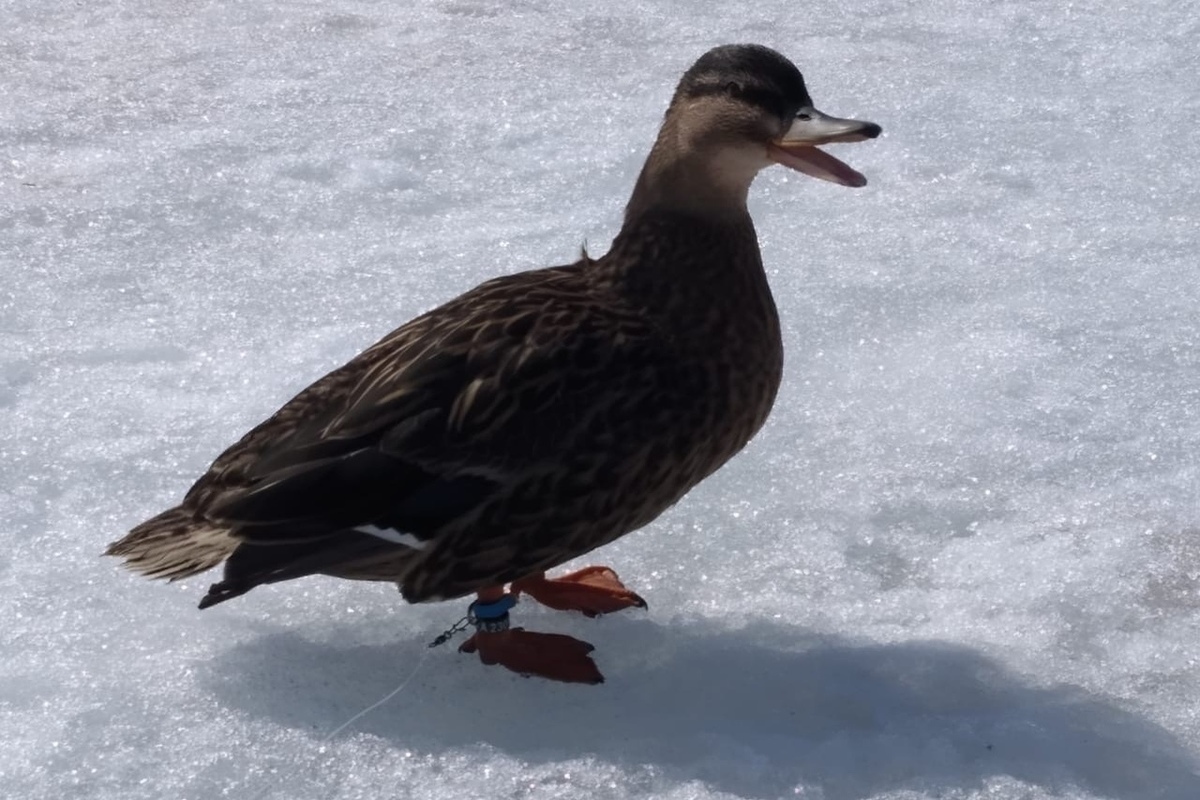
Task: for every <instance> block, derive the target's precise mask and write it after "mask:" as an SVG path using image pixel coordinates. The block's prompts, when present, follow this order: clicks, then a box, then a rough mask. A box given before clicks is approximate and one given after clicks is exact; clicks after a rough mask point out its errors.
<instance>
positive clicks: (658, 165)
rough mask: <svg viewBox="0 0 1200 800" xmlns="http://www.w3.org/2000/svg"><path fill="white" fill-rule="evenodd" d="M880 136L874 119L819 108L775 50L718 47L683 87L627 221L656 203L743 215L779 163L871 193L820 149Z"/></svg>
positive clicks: (699, 63)
mask: <svg viewBox="0 0 1200 800" xmlns="http://www.w3.org/2000/svg"><path fill="white" fill-rule="evenodd" d="M880 132H881V129H880V127H879V126H878V125H876V124H875V123H873V122H863V121H861V120H855V119H839V118H837V117H831V116H829V115H828V114H824V113H822V112H820V111H818V110H817V109H816V108H815V107H814V106H813V101H812V98H811V97H809V94H808V89H807V88H806V87H805V85H804V77H803V76H802V75H801V74H800V71H799V70H798V69H796V67H795V65H793V64H792V62H790V61H788V60H787V59H786V58H784V57H783V56H782V55H780V54H779V53H777V52H775V51H774V50H772V49H770V48H769V47H763V46H762V45H723V46H721V47H716V48H713V49H712V50H709V51H708V52H707V53H705V54H704V55H703V56H701V57H700V59H699V60H698V61H697V62H696V63H695V64H693V65H692V66H691V68H690V69H688V71H687V72H685V73H684V75H683V78H682V79H681V80H680V82H679V86H678V88H676V90H675V95H674V97H672V99H671V104H670V106H669V107H668V108H667V114H666V117H665V119H664V120H663V125H662V129H661V130H660V132H659V135H658V140H657V141H656V142H655V145H654V149H653V150H652V151H651V154H650V157H649V159H647V162H646V166H645V168H644V169H643V171H642V175H641V177H640V178H639V179H638V186H637V189H636V190H635V193H634V198H633V200H632V201H631V202H630V208H629V210H628V211H627V215H629V214H632V213H636V212H637V211H639V210H644V209H645V208H648V207H655V206H669V207H676V208H681V209H686V210H694V211H700V212H705V211H711V212H713V213H715V214H718V215H719V214H720V213H722V212H725V213H727V212H729V211H733V210H735V209H738V208H740V209H742V210H744V208H745V200H746V193H747V191H748V190H749V188H750V183H751V182H752V181H753V180H754V176H755V175H757V174H758V172H759V171H760V170H762V169H763V168H765V167H768V166H770V165H772V164H782V165H784V166H786V167H790V168H791V169H794V170H796V171H798V172H802V173H804V174H806V175H810V176H812V177H814V178H820V179H822V180H826V181H830V182H832V183H838V184H841V185H843V186H854V187H857V186H865V185H866V183H867V179H866V178H865V177H863V176H862V174H860V173H859V172H856V171H855V170H854V169H852V168H851V167H849V166H847V165H846V164H844V163H843V162H842V161H840V160H838V159H837V158H834V157H833V156H831V155H829V154H828V153H826V152H824V151H823V150H820V149H818V147H817V146H818V145H822V144H829V143H831V142H860V141H863V140H866V139H874V138H875V137H876V136H878V135H879V134H880Z"/></svg>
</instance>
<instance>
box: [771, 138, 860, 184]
mask: <svg viewBox="0 0 1200 800" xmlns="http://www.w3.org/2000/svg"><path fill="white" fill-rule="evenodd" d="M767 155H768V156H770V157H771V160H772V161H776V162H778V163H780V164H783V165H784V166H785V167H790V168H792V169H794V170H796V171H797V172H803V173H804V174H805V175H811V176H812V177H814V178H820V179H821V180H823V181H829V182H830V183H840V184H841V185H842V186H853V187H855V188H857V187H859V186H866V185H867V179H866V177H864V176H863V174H862V173H861V172H858V171H857V170H854V169H852V168H851V167H850V166H849V165H847V164H845V163H843V162H842V161H839V160H838V159H836V158H834V157H833V156H831V155H829V153H826V152H825V151H824V150H820V149H818V148H816V147H811V146H808V145H790V146H785V145H781V144H777V143H772V144H769V145H767Z"/></svg>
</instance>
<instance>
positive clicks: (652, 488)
mask: <svg viewBox="0 0 1200 800" xmlns="http://www.w3.org/2000/svg"><path fill="white" fill-rule="evenodd" d="M751 50H752V52H751V55H754V56H755V57H756V58H759V57H763V56H761V53H759V51H760V50H761V51H765V52H766V53H768V54H771V51H766V50H765V48H758V49H751ZM713 52H714V53H716V52H718V51H713ZM711 55H712V54H710V55H709V56H706V58H709V57H710V56H711ZM771 55H772V56H774V57H775V58H778V59H782V57H779V56H777V54H771ZM768 60H770V59H768ZM703 63H704V60H703V59H702V60H701V62H698V63H697V66H696V67H693V69H692V70H689V73H688V75H685V78H684V82H683V83H681V85H680V89H679V90H678V91H677V92H676V96H675V99H674V100H673V101H672V105H671V107H670V109H669V110H668V113H667V118H666V121H665V122H664V126H663V131H662V133H660V136H659V139H658V142H657V143H656V144H655V148H654V150H653V151H652V153H651V156H650V158H649V159H648V161H647V164H646V167H645V168H644V170H643V173H642V176H641V178H640V179H639V182H638V188H637V190H636V191H635V194H634V197H633V199H632V200H631V202H630V205H629V209H628V211H627V214H626V220H625V224H624V226H623V227H622V229H621V231H620V233H619V234H618V236H617V238H616V240H615V241H614V243H613V246H612V249H611V250H610V252H609V253H608V254H606V255H605V256H603V257H602V258H599V259H589V258H587V257H586V256H585V257H584V258H583V259H581V260H580V261H579V262H577V263H575V264H571V265H569V266H562V267H554V268H550V269H543V270H536V271H532V272H525V273H521V274H517V275H511V276H506V277H502V278H497V279H494V280H491V281H488V282H487V283H484V284H482V285H481V286H479V287H477V288H475V289H473V290H471V291H469V292H467V293H466V294H464V295H462V296H460V297H458V298H456V299H454V300H451V301H450V302H448V303H446V304H445V305H443V306H441V307H439V308H436V309H434V310H433V311H430V312H428V313H427V314H424V315H423V316H421V317H418V318H417V319H415V320H413V321H411V322H409V323H408V324H406V325H404V326H403V327H401V328H399V329H397V330H396V331H394V332H393V333H391V334H389V335H388V336H387V337H385V338H384V339H382V340H381V341H380V342H378V343H376V344H375V345H373V346H372V347H370V348H369V349H367V350H366V351H365V352H363V353H362V354H361V355H359V356H358V357H357V358H355V359H353V360H352V361H350V362H349V363H348V364H346V365H345V366H343V367H341V368H340V369H337V370H335V371H334V372H332V373H330V374H329V375H327V376H325V377H324V378H322V379H321V380H319V381H317V382H316V383H314V384H313V385H312V386H310V387H309V388H307V389H305V390H304V391H303V392H301V393H300V394H299V395H297V396H296V397H295V398H293V399H292V400H291V401H290V402H288V403H287V404H286V405H284V406H283V408H281V409H280V410H279V411H278V412H277V413H276V414H275V415H274V416H272V417H271V418H269V419H268V420H266V421H265V422H263V423H262V424H260V425H259V426H258V427H256V428H254V429H253V430H252V431H250V432H249V433H247V434H246V435H245V436H244V437H243V438H242V439H241V440H240V441H239V442H237V443H236V444H235V445H233V446H232V447H230V448H229V449H228V450H227V451H225V452H224V453H223V454H222V455H221V456H220V457H219V458H217V460H216V461H215V462H214V463H213V465H212V467H211V468H210V469H209V471H208V472H207V473H206V474H205V475H204V476H203V477H201V478H200V479H199V480H198V481H197V482H196V484H195V485H194V486H193V487H192V488H191V490H190V491H189V492H188V493H187V495H186V497H185V498H184V500H183V502H182V503H181V504H180V505H179V506H178V507H176V508H172V509H170V510H168V511H166V512H164V513H163V514H160V515H159V516H157V517H154V518H153V519H151V520H149V521H147V522H145V523H143V524H141V525H139V526H138V527H136V528H134V529H133V530H132V531H131V532H130V533H129V534H128V535H127V536H126V537H125V538H123V539H121V540H120V541H118V542H116V543H114V544H113V545H112V546H111V547H110V548H109V550H108V552H109V554H112V555H119V556H123V557H124V558H125V559H126V561H127V563H128V565H129V566H130V567H131V568H132V569H134V570H137V571H139V572H142V573H144V574H146V575H150V576H153V577H162V578H170V579H176V578H182V577H185V576H188V575H192V574H195V573H197V572H200V571H203V570H206V569H209V568H211V567H214V566H217V565H218V564H220V563H222V562H224V564H225V574H224V578H223V580H222V581H220V582H219V583H217V584H214V585H213V587H212V589H211V590H210V591H209V594H208V595H207V596H206V597H205V598H204V600H203V601H202V603H201V607H204V606H207V605H212V604H214V603H217V602H221V601H223V600H226V599H229V598H232V597H235V596H237V595H239V594H242V593H244V592H246V591H248V590H249V589H251V588H253V587H254V586H256V585H259V584H263V583H271V582H276V581H280V580H286V579H290V578H294V577H299V576H302V575H308V574H314V573H323V574H329V575H336V576H340V577H344V578H355V579H364V580H385V581H394V582H396V583H398V584H399V585H400V587H401V589H402V591H403V593H404V596H405V597H406V598H407V599H408V600H410V601H413V602H420V601H426V600H432V599H439V598H447V597H457V596H460V595H465V594H468V593H470V592H473V591H476V590H478V589H480V588H482V587H487V586H495V585H498V584H504V583H506V582H509V581H512V580H515V579H517V578H521V577H523V576H526V575H529V574H531V573H537V572H540V571H542V570H546V569H548V568H551V567H554V566H556V565H558V564H561V563H563V562H564V561H567V560H569V559H571V558H574V557H576V556H578V555H581V554H583V553H586V552H588V551H589V550H592V549H593V548H596V547H599V546H601V545H603V544H606V543H608V542H610V541H612V540H613V539H615V538H617V537H619V536H621V535H623V534H625V533H628V532H630V531H632V530H635V529H637V528H639V527H641V526H643V525H645V524H646V523H648V522H650V521H651V520H653V519H654V518H655V517H657V516H658V515H659V514H660V513H662V511H663V510H665V509H666V508H667V507H669V506H670V505H672V504H673V503H675V502H676V501H677V500H679V498H681V497H682V496H683V495H684V494H685V493H686V492H687V491H688V490H689V489H691V488H692V487H693V486H694V485H695V484H696V483H698V482H699V481H701V480H702V479H703V478H705V477H706V476H707V475H709V474H711V473H712V472H713V471H714V470H716V469H717V468H718V467H720V466H721V465H722V464H724V463H725V462H726V461H727V460H728V459H729V458H730V457H732V456H733V455H734V454H735V453H737V452H738V451H739V450H741V449H742V447H743V446H744V445H745V444H746V442H748V441H749V440H750V438H751V437H752V436H753V435H754V434H755V432H756V431H757V430H758V429H759V428H760V427H761V426H762V424H763V422H764V421H765V420H766V417H767V414H768V412H769V411H770V409H771V405H772V402H773V401H774V398H775V394H776V390H777V388H778V386H779V381H780V376H781V371H782V364H783V351H782V345H781V341H780V332H779V320H778V317H777V314H776V310H775V304H774V302H773V300H772V298H771V293H770V290H769V288H768V286H767V280H766V276H765V274H764V272H763V268H762V263H761V260H760V255H759V250H758V243H757V238H756V235H755V231H754V227H753V225H752V223H751V221H750V217H749V215H748V213H747V212H746V208H745V193H746V190H747V189H748V187H749V184H750V181H751V180H752V179H753V176H754V174H755V173H756V172H757V171H758V170H759V169H760V168H762V167H763V166H765V165H766V164H767V163H769V161H767V159H766V157H765V155H762V154H761V153H760V152H759V150H756V149H752V148H751V146H750V145H751V144H752V145H753V146H754V147H758V148H761V147H762V146H763V145H762V144H761V142H764V141H769V140H776V139H778V138H779V137H780V135H781V134H783V133H784V132H785V131H786V130H787V127H788V122H789V117H790V115H794V113H795V108H796V107H799V106H803V105H806V102H805V101H806V100H807V92H806V91H805V90H804V87H803V82H802V80H801V79H800V76H799V73H798V72H795V70H794V67H791V65H790V64H788V63H787V62H786V61H783V64H784V65H786V66H780V64H779V63H775V62H772V63H770V64H769V65H768V66H769V69H768V68H766V67H764V69H768V72H769V70H770V69H774V70H776V71H777V72H778V74H768V75H767V76H766V77H765V78H763V79H762V80H761V81H759V83H760V84H761V85H763V86H766V87H767V89H762V90H761V91H760V90H757V89H756V91H759V92H760V95H761V94H762V92H765V91H768V90H776V89H778V94H780V96H781V97H782V98H783V100H781V101H780V102H786V103H787V104H790V105H785V107H784V108H782V109H781V111H780V112H779V113H775V112H773V111H772V112H770V113H768V111H769V106H770V104H769V103H766V102H765V101H764V102H762V103H759V102H758V101H757V100H755V101H754V102H753V103H750V104H748V103H747V101H746V100H745V97H744V96H743V95H749V90H745V91H742V92H741V93H740V94H739V93H738V92H737V91H734V89H735V88H736V87H733V84H732V83H729V84H722V83H720V81H721V80H724V79H725V78H727V77H728V75H726V74H725V73H720V74H718V75H717V77H716V78H713V76H712V74H710V73H712V72H713V70H712V69H710V70H709V71H708V72H706V71H705V70H704V69H700V68H701V66H702V65H703ZM710 66H711V65H710ZM717 66H718V67H720V66H721V65H720V64H718V65H717ZM751 67H753V65H751ZM789 68H790V70H791V72H788V69H789ZM747 69H749V71H750V72H753V69H752V68H747V67H745V65H744V64H743V65H741V71H740V72H737V77H738V80H740V81H742V84H741V85H743V86H746V85H749V86H751V87H753V86H755V85H756V84H753V83H752V82H750V81H751V79H750V78H746V77H745V75H746V74H748V73H747ZM717 72H720V70H717ZM726 72H728V70H726ZM792 73H794V75H793V74H792ZM689 76H691V77H690V81H691V83H689ZM722 76H724V77H722ZM752 77H753V76H752ZM758 77H762V76H758ZM714 80H715V81H716V83H714ZM725 85H729V86H730V87H731V88H730V91H729V92H726V93H724V94H722V93H721V91H719V90H713V89H711V87H712V86H718V89H719V87H721V86H725ZM697 87H698V88H697ZM780 87H782V88H780ZM701 90H703V91H701ZM752 99H753V98H752ZM765 108H766V109H767V110H764V109H765ZM871 135H873V134H871ZM748 142H749V144H748ZM748 154H749V155H748ZM756 159H757V160H756ZM760 162H761V163H760ZM847 169H848V168H847ZM697 186H700V187H702V191H701V190H697ZM380 531H384V535H383V536H381V535H380ZM389 537H390V539H391V540H389ZM397 537H399V539H397Z"/></svg>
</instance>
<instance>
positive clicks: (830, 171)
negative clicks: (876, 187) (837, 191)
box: [767, 106, 883, 187]
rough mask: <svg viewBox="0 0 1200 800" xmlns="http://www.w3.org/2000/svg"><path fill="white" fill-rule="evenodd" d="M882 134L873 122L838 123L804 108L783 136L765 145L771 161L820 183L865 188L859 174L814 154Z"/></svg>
mask: <svg viewBox="0 0 1200 800" xmlns="http://www.w3.org/2000/svg"><path fill="white" fill-rule="evenodd" d="M882 131H883V129H882V128H880V127H879V126H878V125H876V124H875V123H874V122H863V121H862V120H857V119H838V118H837V117H831V116H829V115H827V114H822V113H821V112H820V111H817V110H816V109H815V108H813V107H812V106H807V107H805V108H802V109H800V110H799V111H798V112H797V113H796V120H795V121H794V122H793V123H792V127H790V128H788V131H787V133H785V134H784V135H783V136H781V137H780V138H778V139H776V140H775V141H773V142H771V143H770V144H768V145H767V155H768V156H769V157H770V158H771V160H772V161H776V162H778V163H780V164H783V165H784V166H785V167H791V168H792V169H794V170H796V171H797V172H803V173H804V174H805V175H811V176H812V177H814V178H820V179H821V180H823V181H829V182H831V183H840V184H841V185H842V186H855V187H857V186H866V185H867V179H866V178H865V177H863V175H862V173H859V172H856V171H854V170H853V169H851V168H850V167H849V166H847V165H846V164H843V163H842V162H841V161H839V160H837V159H836V158H834V157H833V156H831V155H829V154H828V153H826V152H824V151H823V150H818V149H817V145H819V144H829V143H830V142H861V141H864V140H866V139H874V138H875V137H876V136H878V135H879V134H880V133H881V132H882Z"/></svg>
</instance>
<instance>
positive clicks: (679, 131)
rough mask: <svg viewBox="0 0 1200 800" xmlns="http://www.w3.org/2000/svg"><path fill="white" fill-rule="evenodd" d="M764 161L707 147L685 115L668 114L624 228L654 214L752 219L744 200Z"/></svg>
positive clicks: (715, 145)
mask: <svg viewBox="0 0 1200 800" xmlns="http://www.w3.org/2000/svg"><path fill="white" fill-rule="evenodd" d="M763 160H764V158H763V156H761V155H759V154H758V153H756V152H753V151H752V150H748V149H746V148H739V147H734V146H729V145H723V144H721V143H713V142H703V141H701V140H700V135H699V133H698V132H697V131H694V130H692V129H690V128H689V126H688V124H687V122H686V120H685V119H684V117H683V116H682V115H676V114H671V113H668V114H667V116H666V119H664V121H663V126H662V129H661V130H660V131H659V133H658V139H657V140H656V141H655V143H654V147H653V148H652V149H651V150H650V155H649V157H647V159H646V163H645V165H644V166H643V167H642V172H641V175H639V176H638V180H637V184H636V185H635V186H634V189H633V196H632V197H631V198H630V200H629V204H628V205H627V206H626V207H625V223H626V225H628V224H630V223H631V222H633V221H635V220H636V219H637V218H638V217H640V216H642V215H644V214H647V213H652V212H655V211H663V212H669V213H679V214H686V215H689V216H694V217H697V218H699V219H703V220H705V221H709V222H717V223H728V222H740V221H741V220H742V219H746V218H748V212H747V211H746V196H747V194H748V193H749V191H750V184H751V183H752V182H753V181H754V176H755V175H756V174H757V173H758V171H759V169H761V168H762V166H763Z"/></svg>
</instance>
